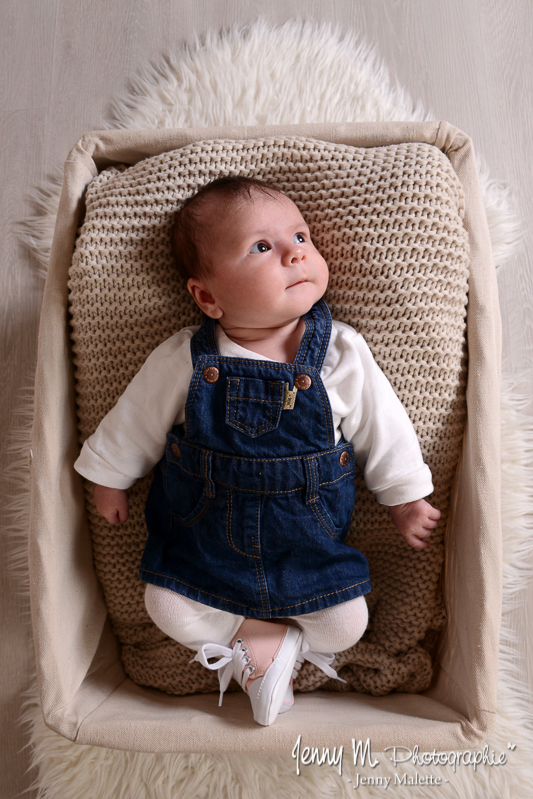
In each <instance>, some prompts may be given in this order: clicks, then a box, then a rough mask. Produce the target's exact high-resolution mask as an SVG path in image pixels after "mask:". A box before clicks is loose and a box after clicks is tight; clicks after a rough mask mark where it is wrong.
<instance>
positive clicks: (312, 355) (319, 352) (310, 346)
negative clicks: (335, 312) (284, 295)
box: [294, 299, 331, 372]
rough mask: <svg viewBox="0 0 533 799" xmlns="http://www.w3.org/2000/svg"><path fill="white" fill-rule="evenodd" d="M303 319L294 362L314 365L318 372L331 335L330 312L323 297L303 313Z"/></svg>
mask: <svg viewBox="0 0 533 799" xmlns="http://www.w3.org/2000/svg"><path fill="white" fill-rule="evenodd" d="M304 321H305V332H304V334H303V336H302V340H301V341H300V346H299V347H298V352H297V353H296V358H295V359H294V363H295V364H301V365H302V366H314V368H315V369H316V370H317V371H318V372H320V370H321V369H322V364H323V362H324V358H325V357H326V352H327V349H328V344H329V339H330V336H331V312H330V310H329V308H328V306H327V305H326V303H325V301H324V300H323V299H322V300H319V301H318V302H317V303H316V304H315V305H313V307H312V308H311V310H310V311H309V312H308V313H306V314H305V316H304Z"/></svg>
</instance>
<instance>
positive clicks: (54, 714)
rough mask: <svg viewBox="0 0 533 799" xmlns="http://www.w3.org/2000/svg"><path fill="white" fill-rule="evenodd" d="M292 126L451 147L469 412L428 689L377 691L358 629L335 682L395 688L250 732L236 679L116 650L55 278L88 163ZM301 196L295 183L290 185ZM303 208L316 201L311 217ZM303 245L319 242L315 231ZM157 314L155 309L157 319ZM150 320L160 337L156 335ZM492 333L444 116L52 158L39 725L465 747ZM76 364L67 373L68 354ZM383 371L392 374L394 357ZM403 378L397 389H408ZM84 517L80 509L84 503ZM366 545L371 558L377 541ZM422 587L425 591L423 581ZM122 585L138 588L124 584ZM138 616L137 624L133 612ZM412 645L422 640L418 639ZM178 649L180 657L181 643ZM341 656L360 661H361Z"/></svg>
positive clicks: (39, 534) (244, 739)
mask: <svg viewBox="0 0 533 799" xmlns="http://www.w3.org/2000/svg"><path fill="white" fill-rule="evenodd" d="M294 137H297V139H298V140H304V139H314V140H317V139H318V140H320V141H321V142H329V143H330V145H329V146H326V149H329V150H331V149H333V150H335V148H338V149H339V150H346V145H348V146H349V147H358V148H376V147H387V146H391V145H403V144H405V145H409V146H410V148H411V150H412V149H413V148H412V146H411V145H412V143H427V144H429V145H432V146H433V147H436V148H438V149H439V150H440V151H442V153H444V154H445V156H447V158H448V159H449V162H450V164H451V168H452V170H453V172H454V173H455V174H454V175H453V178H454V181H455V183H456V185H457V186H458V188H459V194H460V195H461V203H462V197H463V196H464V207H462V208H461V220H462V221H461V226H462V225H463V224H464V229H465V230H466V232H467V234H468V239H469V242H470V273H469V282H468V291H469V295H468V298H469V299H468V315H467V332H468V358H469V372H468V385H467V390H466V403H467V421H466V426H465V434H464V441H463V447H462V454H461V458H460V461H459V465H458V466H457V469H456V470H455V477H454V486H453V490H452V493H451V498H450V501H449V511H450V512H449V515H448V523H447V528H446V535H445V539H444V545H443V551H444V580H443V581H442V595H443V597H444V604H445V606H446V611H447V616H448V622H447V625H446V627H445V629H444V631H443V632H442V633H441V635H440V641H439V645H438V649H437V650H436V651H435V653H434V663H433V678H432V680H431V684H429V681H430V679H431V670H429V672H428V673H427V674H426V676H425V677H424V679H423V680H422V684H424V686H426V685H428V684H429V687H427V688H426V690H424V691H423V692H422V693H417V694H415V693H401V692H400V691H413V690H419V688H420V684H419V683H417V680H416V679H414V678H413V677H412V676H409V677H408V679H407V678H405V676H404V677H402V678H398V680H397V682H396V683H394V681H392V682H391V683H390V684H389V683H387V680H384V681H383V680H382V681H381V682H380V681H379V680H378V682H377V688H376V682H375V681H372V680H371V679H370V678H369V673H370V672H372V671H373V670H374V667H375V663H374V661H373V660H372V656H373V655H375V651H376V647H375V645H373V644H370V645H368V644H365V643H364V642H363V643H362V644H361V645H360V647H359V649H358V650H357V652H356V653H355V655H353V654H352V655H350V656H349V657H348V656H346V657H345V658H344V660H343V659H342V657H341V659H340V662H341V665H342V664H343V663H349V664H350V666H347V668H349V670H350V674H351V675H353V679H351V680H350V685H351V686H352V687H355V688H356V689H358V690H369V691H371V692H372V693H383V692H384V691H385V690H386V688H387V685H389V690H390V687H392V688H396V690H397V692H396V693H391V694H389V695H388V696H368V695H365V694H361V693H357V692H356V691H350V692H349V693H334V692H332V691H328V692H325V691H322V690H320V691H313V692H311V693H304V694H302V693H300V694H298V696H297V701H296V703H295V706H294V708H293V710H292V711H291V713H290V714H284V715H283V716H281V717H280V718H279V719H278V720H277V721H276V723H275V724H274V725H273V726H272V727H269V728H260V727H259V726H258V725H255V724H254V723H253V720H252V719H251V713H250V708H249V703H248V700H247V698H246V697H245V696H244V695H243V694H242V692H240V691H239V692H237V693H234V694H230V695H227V696H226V698H225V700H224V706H223V708H222V709H221V710H219V709H218V707H217V703H216V700H215V699H214V695H213V694H197V693H196V694H190V693H189V694H188V695H185V696H179V697H177V696H169V695H167V694H165V693H162V692H161V691H159V690H156V689H155V688H153V687H152V688H147V687H141V685H139V684H135V683H134V682H133V681H132V679H131V677H133V678H134V679H135V680H136V682H137V683H145V684H149V685H152V686H153V685H158V686H159V687H162V688H164V689H165V690H171V691H174V692H178V691H177V689H176V688H175V684H174V683H176V679H174V683H172V684H170V683H169V684H166V683H165V682H164V681H163V682H161V680H158V679H154V678H153V675H154V674H155V675H157V673H158V671H157V663H158V662H159V672H161V664H163V666H162V669H163V671H165V672H167V671H171V669H172V665H169V666H168V667H167V665H166V662H165V657H167V658H168V657H170V660H169V661H168V662H169V663H170V664H172V658H174V657H175V656H176V652H175V651H174V650H172V648H170V649H169V647H168V644H167V643H165V642H161V641H158V640H156V639H153V640H152V639H150V638H149V637H148V639H147V641H148V644H149V646H148V647H146V646H145V650H144V651H146V649H147V648H148V649H150V647H152V650H153V651H152V652H151V655H152V656H153V653H154V651H156V650H157V646H160V651H159V653H158V654H157V657H156V660H155V663H156V666H155V671H154V663H152V662H151V661H150V660H149V659H148V660H146V658H145V659H144V660H143V659H142V658H141V660H140V661H139V657H138V652H137V650H135V647H132V646H129V645H128V646H124V644H125V641H126V638H127V636H126V637H125V636H124V635H122V633H121V628H120V624H121V621H122V622H124V618H122V619H121V618H120V613H118V615H117V612H116V606H118V605H121V603H122V605H123V604H124V603H123V602H122V598H121V601H120V602H118V603H115V605H116V606H114V605H113V601H112V594H113V591H114V590H115V589H114V588H113V581H112V580H111V582H110V583H109V584H108V582H107V580H106V574H107V572H106V564H105V557H106V555H105V553H106V552H108V550H107V549H106V548H105V547H104V548H103V549H102V548H100V549H99V548H98V541H101V537H100V538H99V537H98V536H94V529H93V537H94V542H95V549H94V554H95V563H96V571H95V568H94V566H93V546H92V542H91V536H90V534H89V529H88V524H87V518H86V511H85V499H84V491H83V486H82V481H81V480H80V479H79V477H78V476H77V475H76V473H75V472H74V470H73V468H72V464H73V462H74V460H75V459H76V457H77V454H78V451H79V443H78V432H77V424H78V420H77V417H76V402H75V384H74V369H73V363H72V345H71V341H70V330H69V319H68V305H67V303H68V288H67V280H68V270H69V267H70V265H71V261H72V253H73V249H74V243H75V238H76V232H77V230H78V226H79V224H80V221H81V220H82V219H83V215H84V194H85V190H86V188H87V186H88V184H89V183H90V182H91V181H92V180H93V179H94V178H95V177H96V176H97V175H98V173H99V171H101V170H102V169H103V168H105V167H107V166H110V165H113V164H131V165H134V164H137V163H138V162H139V161H141V160H142V159H146V158H149V157H150V156H158V155H159V154H165V153H168V152H170V151H174V150H177V149H179V148H185V149H184V150H183V152H185V151H187V147H188V146H189V145H191V144H192V143H198V142H205V141H208V140H213V139H218V140H232V141H240V140H248V146H250V141H251V142H252V144H251V146H252V149H253V141H257V142H259V141H260V142H262V144H261V146H262V147H264V146H265V142H267V143H268V141H284V140H288V139H290V140H293V139H294ZM258 149H259V146H258ZM315 149H316V148H315ZM422 149H423V148H422ZM426 149H427V147H426ZM193 150H194V148H193ZM187 152H188V151H187ZM440 157H441V160H443V161H446V159H442V156H440ZM156 160H157V159H156ZM162 160H163V161H165V162H166V161H168V159H166V158H163V159H162ZM252 160H253V159H252ZM258 160H259V161H261V159H258ZM147 163H149V162H147ZM447 163H448V162H447V161H446V164H447ZM393 169H394V164H392V165H391V180H397V173H395V174H393ZM207 171H209V170H207ZM267 176H268V175H267ZM104 183H105V181H104ZM300 189H301V187H300ZM461 189H462V191H461ZM416 190H417V188H416V186H415V187H413V186H406V187H405V192H406V193H409V192H411V193H412V192H413V191H416ZM402 191H403V189H402ZM305 194H306V191H305V186H304V189H303V193H302V196H305ZM455 199H457V198H455ZM441 201H442V198H441ZM463 212H464V217H463ZM306 215H307V214H306ZM452 216H453V214H451V217H452ZM319 217H320V212H318V211H317V219H318V222H316V225H318V228H320V224H319V222H320V219H319ZM312 228H313V225H312ZM461 229H462V227H461ZM82 236H83V234H82ZM315 237H316V236H315ZM319 246H320V247H321V249H324V247H327V236H326V238H325V239H324V241H321V242H319ZM332 257H334V253H333V254H332V253H329V254H328V258H329V259H331V258H332ZM426 260H427V259H426ZM330 265H331V263H330ZM82 282H83V281H82ZM341 284H342V286H343V287H344V288H345V278H344V277H342V279H339V280H338V281H337V282H334V283H333V284H332V285H333V288H332V291H331V297H330V298H329V301H330V303H331V304H332V307H333V312H334V315H335V316H337V317H339V315H340V316H342V314H343V313H344V311H343V308H344V306H343V303H342V302H341V301H340V300H339V297H340V296H341V295H340V293H339V292H340V288H341ZM343 301H344V300H343ZM335 303H336V307H335ZM187 313H190V311H187ZM163 316H164V314H163ZM74 322H75V323H76V319H75V318H74ZM165 324H166V322H165V321H164V320H163V322H162V325H163V328H165ZM164 332H165V334H166V335H168V333H169V332H172V330H170V331H164ZM362 332H364V333H365V336H367V337H369V338H370V342H369V343H370V344H371V346H372V337H373V336H374V342H373V343H374V352H375V354H376V357H377V358H378V361H379V360H381V362H382V365H385V366H386V363H385V362H386V361H387V355H386V349H387V346H390V344H387V343H386V342H385V341H384V340H383V339H382V338H381V339H380V334H379V331H378V332H377V333H376V329H374V331H373V330H372V326H371V325H370V327H369V329H368V330H363V331H362ZM156 343H157V342H156ZM499 346H500V345H499V316H498V309H497V299H496V280H495V274H494V269H493V264H492V258H491V253H490V242H489V236H488V229H487V224H486V219H485V213H484V208H483V203H482V198H481V193H480V188H479V183H478V178H477V169H476V163H475V158H474V154H473V150H472V146H471V142H470V140H469V139H468V137H466V136H465V135H464V134H463V133H461V132H460V131H458V130H456V129H455V128H452V127H451V126H450V125H448V124H447V123H423V124H422V123H420V124H419V123H416V124H413V123H391V124H362V125H354V124H351V125H333V126H329V125H328V126H324V125H312V126H289V127H286V126H285V127H275V128H274V127H271V128H246V129H243V128H235V129H216V130H185V131H165V130H162V131H161V130H160V131H151V130H150V131H114V132H101V133H93V134H87V135H86V136H84V137H83V138H82V139H81V140H80V142H79V143H78V144H77V146H76V147H75V148H74V150H73V151H72V153H71V154H70V156H69V158H68V159H67V162H66V165H65V181H64V187H63V194H62V198H61V203H60V208H59V213H58V218H57V224H56V232H55V237H54V246H53V250H52V257H51V264H50V270H49V275H48V279H47V285H46V291H45V298H44V305H43V314H42V321H41V331H40V345H39V359H38V368H37V380H36V413H35V424H34V431H33V442H32V451H33V464H32V513H31V537H30V562H31V585H32V613H33V620H34V631H35V641H36V650H37V661H38V672H39V681H40V687H41V700H42V707H43V713H44V715H45V719H46V722H47V724H48V725H49V726H50V727H52V728H53V729H54V730H56V731H57V732H59V733H60V734H62V735H64V736H65V737H67V738H70V739H71V740H74V741H78V742H80V743H89V744H96V745H101V746H107V747H111V748H120V749H128V750H138V751H195V752H222V751H226V752H228V751H248V752H259V751H261V752H285V753H289V752H290V751H291V750H292V747H293V746H294V743H295V741H296V739H297V737H298V735H300V734H301V735H302V736H304V737H305V743H306V744H307V745H316V746H332V745H343V744H344V745H349V744H350V741H351V738H353V737H355V738H357V739H361V740H366V738H367V737H369V738H370V739H371V741H372V748H373V750H374V751H382V750H383V749H384V748H385V747H387V746H394V745H398V746H414V745H415V744H418V745H419V746H420V748H421V749H424V750H426V749H429V750H433V749H434V748H437V749H439V750H446V749H452V748H462V747H472V746H473V745H476V744H478V743H479V742H480V741H481V740H482V739H483V738H484V737H485V735H486V734H487V732H488V730H489V729H490V727H491V726H492V719H493V717H494V711H495V702H496V669H497V651H498V632H499V617H500V523H499V519H500V513H499V420H498V410H499ZM134 360H135V359H134ZM77 365H78V379H80V355H79V352H78V354H77ZM134 366H135V364H134ZM136 366H138V364H137V365H136ZM132 368H133V367H132ZM386 371H387V369H386ZM396 372H397V374H396V385H395V388H396V390H397V391H398V393H400V395H401V394H402V379H401V375H400V376H399V373H400V372H402V370H398V369H396ZM126 377H128V379H129V376H127V375H125V374H121V380H124V379H125V378H126ZM391 379H392V382H393V385H394V384H395V374H394V369H393V374H392V375H391ZM403 389H404V390H405V391H407V393H409V384H408V383H407V385H406V386H403ZM103 393H104V396H107V394H108V393H109V392H107V391H106V390H105V389H104V391H103ZM402 399H404V400H405V398H404V397H402ZM104 402H105V400H104ZM415 404H416V403H415ZM89 405H90V402H89ZM418 405H419V407H420V402H419V403H418ZM80 409H81V405H80ZM80 412H81V411H80ZM98 415H99V413H97V416H98ZM413 415H415V416H417V420H415V424H416V423H417V422H418V424H419V429H418V432H419V435H421V434H422V437H423V431H424V424H427V422H424V415H423V414H420V412H419V411H417V412H416V413H414V412H413V411H412V416H413ZM454 423H455V424H456V423H457V418H455V422H454ZM91 424H93V422H92V421H87V417H85V419H82V428H83V426H84V425H85V429H84V431H83V432H84V435H86V434H87V425H88V426H89V428H90V426H91ZM430 465H431V464H430ZM433 468H434V467H433ZM450 479H451V475H450ZM448 493H449V488H448ZM446 504H448V497H446ZM89 511H91V509H90V506H89ZM373 512H374V511H371V512H369V515H372V513H373ZM90 517H91V518H94V517H93V514H92V512H91V513H90ZM378 526H379V525H378ZM93 527H94V523H93ZM371 539H372V536H370V539H369V541H371ZM106 546H107V545H106ZM117 546H120V544H117ZM368 546H370V543H369V544H368ZM376 552H377V555H379V547H378V548H377V550H376ZM102 553H104V554H102ZM107 557H109V555H107ZM102 558H103V561H102ZM371 565H372V564H371ZM439 571H440V563H439ZM385 582H386V581H385ZM437 582H438V574H437ZM102 587H103V590H102ZM431 590H432V592H433V593H434V594H435V593H436V591H435V589H434V588H433V589H431ZM136 591H137V594H138V595H139V596H140V593H139V589H136ZM385 595H386V592H385ZM104 596H105V598H106V601H104ZM371 598H372V594H371V595H370V599H371ZM128 601H129V600H128ZM387 601H389V600H387ZM378 604H379V603H378ZM130 612H131V611H130V610H129V605H128V613H130ZM376 612H377V611H376ZM126 615H127V614H126ZM415 615H416V614H415ZM436 616H438V609H437V610H435V608H433V609H432V610H431V613H429V617H428V618H429V619H430V620H429V627H430V628H433V629H436V628H438V626H439V624H437V623H436V622H435V618H436ZM377 618H378V616H376V619H377ZM111 622H112V625H111ZM126 622H127V618H126ZM140 623H141V626H142V624H143V619H142V618H141V619H140ZM380 624H381V622H380ZM427 624H428V622H427V621H426V626H427ZM376 626H379V625H378V624H376ZM112 629H113V630H114V632H113V631H112ZM116 635H117V636H118V637H119V638H120V643H119V640H118V639H117V637H116ZM137 643H138V642H137ZM141 643H142V641H141ZM146 643H147V642H146V641H145V644H146ZM120 644H122V645H123V651H122V657H121V645H120ZM424 645H425V646H426V647H427V648H428V649H429V648H430V647H429V645H428V641H427V640H426V641H425V642H424ZM365 646H366V649H365ZM372 647H373V648H372ZM141 649H142V647H141ZM397 649H398V647H397ZM419 649H420V647H419ZM169 653H170V655H169ZM178 654H179V655H180V657H181V661H182V662H183V663H186V653H184V652H181V653H178ZM422 654H426V653H424V652H422ZM158 658H159V661H158ZM161 658H162V659H161ZM357 658H359V660H357ZM411 660H412V658H411ZM426 660H427V655H426ZM139 663H140V666H139ZM353 663H356V664H358V666H359V667H360V668H359V671H357V669H356V668H355V667H354V666H353V665H352V664H353ZM199 668H200V667H199ZM365 669H366V671H365ZM415 671H419V670H418V669H415ZM128 675H130V676H128ZM209 677H210V678H211V677H212V675H209ZM402 679H403V683H402ZM424 680H425V682H424ZM177 681H178V682H180V680H179V679H177ZM320 684H321V682H320V681H318V682H317V678H316V676H314V673H313V671H312V669H311V671H309V670H308V672H307V675H306V674H305V673H304V679H303V682H302V684H301V686H300V687H301V688H303V689H304V690H308V689H309V688H314V687H316V686H317V685H320ZM383 685H385V687H384V688H383ZM417 686H418V687H417ZM201 688H202V690H213V688H214V684H213V685H211V684H210V683H206V684H204V685H203V686H201ZM188 690H190V686H189V689H188ZM193 690H196V688H194V687H193ZM179 692H185V693H186V692H187V691H186V690H185V691H179Z"/></svg>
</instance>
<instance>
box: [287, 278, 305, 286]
mask: <svg viewBox="0 0 533 799" xmlns="http://www.w3.org/2000/svg"><path fill="white" fill-rule="evenodd" d="M302 283H307V278H306V277H303V278H302V279H301V280H297V281H296V283H291V285H290V286H287V288H288V289H292V288H294V286H300V285H301V284H302Z"/></svg>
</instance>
